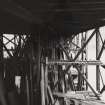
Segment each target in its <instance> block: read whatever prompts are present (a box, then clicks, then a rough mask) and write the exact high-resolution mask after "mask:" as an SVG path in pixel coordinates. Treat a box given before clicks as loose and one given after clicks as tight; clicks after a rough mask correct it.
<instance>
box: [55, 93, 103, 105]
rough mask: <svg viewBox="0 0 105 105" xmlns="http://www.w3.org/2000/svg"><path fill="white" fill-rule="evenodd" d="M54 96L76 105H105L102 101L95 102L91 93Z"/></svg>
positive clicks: (95, 99) (56, 94)
mask: <svg viewBox="0 0 105 105" xmlns="http://www.w3.org/2000/svg"><path fill="white" fill-rule="evenodd" d="M54 95H55V96H57V97H60V98H65V99H67V100H73V101H74V102H75V104H76V105H79V104H80V105H105V102H103V101H102V100H97V98H96V97H95V96H94V94H93V93H92V92H87V91H82V92H79V91H77V92H68V93H54Z"/></svg>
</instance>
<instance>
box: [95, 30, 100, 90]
mask: <svg viewBox="0 0 105 105" xmlns="http://www.w3.org/2000/svg"><path fill="white" fill-rule="evenodd" d="M98 31H99V29H97V30H96V59H97V60H99V59H98V55H99V53H100V36H99V32H98ZM96 90H97V91H100V68H99V65H97V66H96Z"/></svg>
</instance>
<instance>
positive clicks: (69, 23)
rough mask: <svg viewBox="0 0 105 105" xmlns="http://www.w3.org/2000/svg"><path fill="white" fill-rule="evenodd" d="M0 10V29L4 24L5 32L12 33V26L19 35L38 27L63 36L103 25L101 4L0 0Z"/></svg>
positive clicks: (92, 1) (90, 1)
mask: <svg viewBox="0 0 105 105" xmlns="http://www.w3.org/2000/svg"><path fill="white" fill-rule="evenodd" d="M0 9H1V12H0V13H1V14H2V18H3V19H1V18H0V23H2V26H3V29H4V28H5V24H6V23H8V25H9V27H8V31H9V28H10V31H11V30H12V29H13V26H14V24H13V26H12V25H10V24H11V23H12V22H13V23H16V24H17V27H16V28H15V27H14V28H15V29H16V31H19V30H20V32H21V31H22V30H23V32H25V31H26V32H27V31H29V30H28V29H30V28H29V27H30V25H34V26H37V25H38V26H39V27H40V26H41V28H42V27H43V28H45V27H46V29H47V28H48V27H51V28H53V29H54V30H55V31H56V32H60V33H66V34H73V33H79V32H81V31H86V30H88V29H92V28H95V27H99V26H103V25H105V1H104V0H0ZM7 14H8V16H7ZM8 17H9V18H8ZM3 20H4V21H3ZM5 20H6V22H5ZM19 26H20V27H21V28H18V27H19ZM4 30H6V28H5V29H4ZM14 31H15V30H14Z"/></svg>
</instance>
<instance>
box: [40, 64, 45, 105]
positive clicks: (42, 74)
mask: <svg viewBox="0 0 105 105" xmlns="http://www.w3.org/2000/svg"><path fill="white" fill-rule="evenodd" d="M44 80H45V76H44V67H43V64H41V84H40V86H41V105H45V81H44Z"/></svg>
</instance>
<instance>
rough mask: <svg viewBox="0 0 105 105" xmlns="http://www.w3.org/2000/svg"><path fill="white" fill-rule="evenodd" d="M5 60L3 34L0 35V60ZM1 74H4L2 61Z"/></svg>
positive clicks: (0, 64)
mask: <svg viewBox="0 0 105 105" xmlns="http://www.w3.org/2000/svg"><path fill="white" fill-rule="evenodd" d="M2 60H3V35H2V34H1V35H0V62H1V61H2ZM0 75H1V76H2V77H3V76H4V70H3V63H0Z"/></svg>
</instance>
